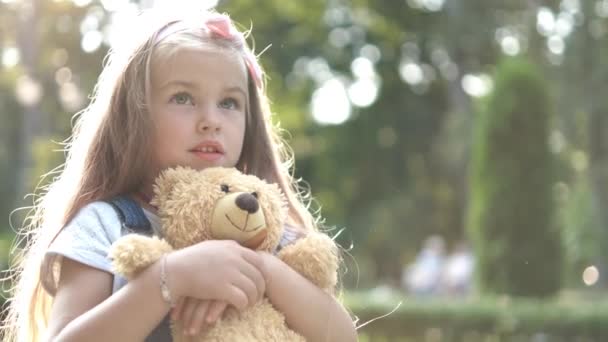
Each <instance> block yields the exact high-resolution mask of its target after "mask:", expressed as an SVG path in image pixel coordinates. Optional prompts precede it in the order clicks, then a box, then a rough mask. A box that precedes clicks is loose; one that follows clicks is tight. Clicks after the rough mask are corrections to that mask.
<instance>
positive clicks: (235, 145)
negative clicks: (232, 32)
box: [151, 49, 249, 171]
mask: <svg viewBox="0 0 608 342" xmlns="http://www.w3.org/2000/svg"><path fill="white" fill-rule="evenodd" d="M151 73H152V79H151V83H152V89H151V95H152V98H151V115H152V121H153V122H154V126H155V132H154V134H155V141H156V146H155V147H154V149H155V150H154V151H153V152H152V154H153V156H154V162H155V165H156V167H157V170H156V171H161V170H163V169H165V168H167V167H175V166H189V167H192V168H194V169H204V168H207V167H211V166H224V167H234V166H235V165H236V163H237V161H238V160H239V157H240V155H241V150H242V147H243V139H244V136H245V122H246V113H247V110H248V109H247V106H248V103H249V94H248V90H247V89H248V88H247V69H246V68H245V63H244V61H243V58H242V57H240V56H238V55H237V54H233V53H227V52H224V51H211V50H204V51H203V50H185V49H181V50H179V51H177V52H175V53H174V54H173V55H172V56H171V57H170V58H168V59H164V60H162V59H161V61H157V62H155V63H153V65H152V72H151Z"/></svg>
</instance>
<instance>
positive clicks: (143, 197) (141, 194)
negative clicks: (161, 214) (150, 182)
mask: <svg viewBox="0 0 608 342" xmlns="http://www.w3.org/2000/svg"><path fill="white" fill-rule="evenodd" d="M153 196H154V191H152V187H144V188H142V189H140V190H139V191H137V192H135V193H133V197H134V198H135V200H136V201H137V202H139V204H140V205H141V206H142V207H144V208H145V209H146V210H148V211H151V212H153V213H156V212H157V211H158V208H157V207H156V206H154V205H152V203H150V202H152V197H153Z"/></svg>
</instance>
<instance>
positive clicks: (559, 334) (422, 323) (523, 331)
mask: <svg viewBox="0 0 608 342" xmlns="http://www.w3.org/2000/svg"><path fill="white" fill-rule="evenodd" d="M399 302H401V305H400V306H399V307H398V309H397V310H396V311H395V312H393V313H392V314H390V315H388V316H386V317H383V318H378V317H381V316H383V315H386V314H387V313H389V312H391V311H392V310H393V309H394V308H395V307H396V306H397V304H398V303H399ZM347 305H348V307H349V308H350V310H351V311H352V312H353V313H354V314H355V315H356V316H357V318H358V319H359V320H358V325H360V324H365V323H366V322H368V321H370V320H373V319H374V318H378V319H376V320H374V321H372V322H370V323H368V324H367V325H364V326H363V327H361V328H359V329H358V331H359V336H360V341H363V342H364V341H374V342H377V341H434V342H456V341H458V342H460V341H463V342H477V341H552V342H562V341H563V342H566V341H568V342H569V341H590V342H595V341H598V342H599V341H606V340H607V338H608V324H607V323H608V302H606V301H602V302H601V303H593V304H591V303H585V302H580V301H579V302H571V303H564V302H557V301H548V300H540V299H524V298H518V299H513V298H509V297H504V298H498V297H492V298H490V297H488V298H484V299H476V300H441V299H437V300H415V299H410V298H400V299H398V298H393V299H390V300H389V299H387V300H384V301H381V302H375V303H370V302H369V301H367V302H366V299H365V296H363V297H358V296H348V298H347Z"/></svg>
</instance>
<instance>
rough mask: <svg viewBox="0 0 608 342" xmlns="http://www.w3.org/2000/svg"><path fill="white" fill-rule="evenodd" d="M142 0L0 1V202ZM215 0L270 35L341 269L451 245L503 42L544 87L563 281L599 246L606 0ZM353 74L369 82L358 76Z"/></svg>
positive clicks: (605, 185)
mask: <svg viewBox="0 0 608 342" xmlns="http://www.w3.org/2000/svg"><path fill="white" fill-rule="evenodd" d="M152 3H154V1H153V0H145V1H144V0H142V1H140V2H137V1H126V0H125V1H99V0H90V1H87V0H79V1H69V0H30V1H0V105H1V107H0V108H2V110H0V120H1V122H2V125H0V139H1V144H0V174H1V175H2V177H4V178H3V179H4V180H5V181H3V182H1V183H0V210H1V212H2V216H3V217H8V214H9V212H10V211H11V210H12V209H13V208H15V207H18V206H21V205H28V204H31V203H28V202H24V201H23V200H22V199H23V197H24V196H25V194H27V193H30V192H32V191H33V188H32V187H33V185H35V184H39V176H40V175H41V174H43V173H45V172H46V171H49V170H50V169H52V168H54V167H55V166H56V165H58V164H59V163H61V160H62V158H63V153H62V152H60V150H61V148H62V146H61V145H59V144H57V143H53V142H51V140H54V141H57V142H60V141H62V140H63V139H65V138H67V137H68V135H69V132H70V127H71V122H70V119H71V116H72V115H73V114H74V113H76V112H77V111H78V110H79V109H81V108H83V106H85V105H86V103H87V101H88V99H87V96H88V94H90V93H91V92H92V89H93V85H94V83H95V81H96V78H97V75H98V74H99V71H100V70H101V66H102V60H103V56H104V55H105V53H106V51H107V48H108V41H109V40H110V38H109V37H117V36H118V37H119V36H120V32H114V31H113V30H112V28H113V27H115V26H114V24H115V23H116V22H118V21H120V20H121V18H122V17H121V15H120V12H116V11H115V8H116V7H120V6H122V7H126V8H128V9H131V10H135V9H138V8H142V7H146V6H149V5H150V4H152ZM173 3H175V4H181V3H182V2H181V1H177V0H176V1H174V2H173ZM602 6H604V7H602ZM217 8H218V10H219V11H227V12H229V13H230V14H231V16H232V17H233V18H234V19H235V20H236V21H237V22H239V23H240V24H241V25H242V26H243V27H244V28H249V27H252V28H253V37H252V38H251V39H252V41H255V47H256V51H258V52H261V51H263V50H265V49H266V48H267V47H269V46H270V47H269V48H268V49H267V50H266V51H265V52H264V53H263V54H262V55H261V64H262V65H263V67H264V68H265V69H266V70H267V73H268V77H269V96H270V98H271V100H272V102H273V110H274V111H275V112H276V114H277V115H276V120H277V121H278V122H280V125H281V127H283V128H284V129H286V131H288V132H289V133H287V132H286V133H285V138H286V139H287V141H288V142H289V143H290V145H291V146H292V147H293V149H294V152H295V156H296V168H295V174H296V176H297V177H301V178H302V179H303V180H305V181H306V182H307V183H303V185H306V184H308V185H309V186H310V188H311V190H312V194H313V196H314V198H315V199H316V201H315V202H313V205H312V208H313V209H315V210H316V209H320V210H321V214H322V215H323V217H325V218H326V225H327V226H328V227H335V228H336V229H335V230H334V231H335V232H337V231H339V230H340V229H342V228H346V229H345V231H344V232H343V233H342V234H341V235H340V236H339V237H338V241H339V242H340V243H341V244H342V245H343V246H344V247H345V248H346V249H350V247H351V246H352V249H350V253H351V254H352V255H353V256H354V259H353V258H349V257H347V258H346V261H347V266H348V268H349V271H348V273H347V274H346V275H345V276H344V281H345V285H346V286H347V287H355V286H359V287H368V286H372V285H374V284H377V283H379V282H386V283H390V284H394V285H396V284H397V283H398V282H399V277H400V274H401V269H402V267H403V265H404V263H406V262H408V261H410V260H412V259H413V258H414V256H415V254H416V253H417V251H418V249H419V247H420V245H421V244H422V241H423V240H424V239H425V238H426V237H428V236H429V235H431V234H440V235H442V236H443V237H445V238H446V239H447V241H448V242H449V245H451V244H452V243H453V242H455V241H459V240H462V239H466V238H467V235H466V234H467V233H466V230H465V229H464V223H465V219H464V218H465V212H466V208H467V207H468V197H469V184H468V180H467V179H468V177H467V172H468V168H469V157H470V151H471V141H472V140H471V139H470V136H471V134H472V131H473V129H472V128H473V127H474V125H476V120H477V117H476V116H475V115H474V113H475V112H476V110H475V109H474V104H475V103H477V99H478V98H480V97H483V96H484V95H485V94H486V93H487V90H488V89H491V86H492V84H493V80H492V76H491V75H493V74H494V69H495V67H496V65H497V63H498V61H499V60H500V59H502V57H503V56H504V55H505V54H507V55H510V54H520V55H526V56H527V57H528V58H529V59H530V60H531V61H532V62H533V63H534V64H535V65H536V66H537V67H538V68H539V69H540V70H541V72H542V73H543V77H544V78H545V79H546V81H547V82H549V84H550V87H551V92H552V93H554V94H556V96H555V98H554V99H553V101H554V108H555V109H556V114H557V115H556V120H555V123H554V126H553V127H552V131H551V132H550V134H549V135H550V136H549V140H550V145H551V151H552V152H553V153H554V154H555V156H556V157H557V158H558V159H559V164H558V165H557V166H556V170H555V172H556V174H557V177H558V178H557V179H556V182H555V184H554V187H553V188H554V190H555V191H554V192H553V193H554V194H555V196H558V199H559V205H560V207H559V208H560V209H559V210H560V215H559V218H560V220H559V222H558V223H559V225H560V227H562V228H563V230H564V236H565V240H564V242H565V243H564V247H565V249H566V251H565V255H567V256H568V260H567V262H568V265H569V266H568V267H567V270H568V274H567V278H568V279H569V281H568V283H567V284H568V285H569V286H573V287H582V286H583V285H582V282H581V280H580V279H581V273H582V269H581V268H582V267H586V266H588V265H598V267H601V266H602V263H601V260H602V259H604V260H608V257H607V256H606V253H608V252H607V251H608V248H607V247H608V246H606V243H607V241H608V239H606V238H602V239H596V238H594V237H597V236H602V237H603V236H605V227H606V226H607V224H608V210H606V206H607V205H608V139H607V138H605V137H604V136H605V134H604V133H605V132H606V129H608V120H606V115H607V114H606V108H608V106H606V101H605V96H604V95H603V93H602V91H603V85H605V84H608V82H607V81H608V72H607V71H608V68H607V63H608V58H606V57H608V56H607V52H608V51H607V49H606V48H607V47H608V44H606V42H607V38H606V33H607V32H608V30H606V27H607V25H608V22H607V19H606V18H607V17H608V15H607V13H608V11H606V10H605V8H608V6H607V5H606V4H605V1H604V0H589V1H580V0H579V1H577V0H561V1H560V0H556V1H550V2H538V1H534V2H531V1H525V0H513V1H502V0H450V1H440V0H435V1H431V0H407V1H392V0H381V1H369V0H328V1H321V0H311V1H307V2H306V3H305V4H299V3H296V2H290V1H287V2H286V1H280V0H259V1H251V0H222V1H219V3H218V5H217ZM603 8H604V9H603ZM123 9H124V8H123ZM15 55H17V57H15ZM370 80H371V81H370ZM359 81H367V83H365V82H363V83H357V82H359ZM370 82H371V83H370ZM336 84H339V85H341V87H342V88H343V91H342V93H341V94H338V95H340V96H333V97H332V96H330V99H332V98H335V101H333V102H335V103H342V102H340V99H342V100H344V98H345V97H346V101H347V105H348V114H349V115H348V116H347V117H346V119H345V120H344V121H342V122H341V123H339V124H333V125H331V124H330V125H327V124H322V123H320V122H319V120H318V117H317V116H316V114H315V111H314V108H315V106H314V105H313V104H314V101H313V100H314V99H316V98H317V97H321V95H323V94H324V93H323V90H324V89H326V88H327V86H328V85H336ZM361 84H364V85H366V86H368V87H367V88H362V89H363V91H361V90H359V92H355V91H354V90H356V88H353V87H354V86H355V85H361ZM370 84H372V85H373V86H372V87H371V88H370V87H369V85H370ZM353 89H354V90H353ZM351 90H352V92H351V93H349V91H351ZM36 94H38V95H37V96H36ZM349 94H350V95H349ZM330 95H331V94H330ZM325 97H327V95H325ZM364 98H366V99H367V101H362V99H364ZM498 101H499V100H498ZM499 102H500V101H499ZM330 104H332V102H331V101H330ZM334 109H335V108H334V106H329V108H327V109H326V112H328V113H329V114H331V111H333V110H334ZM328 113H325V115H329V114H328ZM317 114H318V113H317ZM543 134H544V133H543ZM45 142H46V143H45ZM45 150H46V151H55V152H48V153H45V152H44V151H45ZM47 181H48V180H47ZM523 191H526V189H524V190H523ZM29 199H30V198H29V197H28V201H29ZM30 202H31V201H30ZM7 221H8V220H5V223H6V225H2V227H6V231H9V225H8V222H7ZM16 224H17V225H18V222H16ZM600 282H601V280H600Z"/></svg>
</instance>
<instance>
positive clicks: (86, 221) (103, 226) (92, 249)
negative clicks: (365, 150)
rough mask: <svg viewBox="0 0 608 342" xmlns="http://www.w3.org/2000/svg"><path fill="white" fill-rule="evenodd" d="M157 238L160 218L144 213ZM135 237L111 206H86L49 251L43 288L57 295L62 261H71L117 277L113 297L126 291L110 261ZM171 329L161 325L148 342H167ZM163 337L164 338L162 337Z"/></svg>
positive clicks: (104, 203)
mask: <svg viewBox="0 0 608 342" xmlns="http://www.w3.org/2000/svg"><path fill="white" fill-rule="evenodd" d="M144 214H145V215H146V217H147V218H148V220H149V221H150V224H151V226H152V230H153V232H154V234H156V235H160V219H159V217H158V216H157V215H156V214H154V213H152V212H150V211H147V210H145V209H144ZM129 233H131V232H130V231H129V230H128V229H127V228H124V227H123V226H122V224H121V221H120V218H119V217H118V213H117V212H116V210H115V209H114V207H113V206H112V205H110V204H109V203H107V202H102V201H98V202H93V203H91V204H88V205H86V206H84V207H83V208H82V209H80V211H79V212H78V213H77V214H76V216H75V217H74V218H73V219H72V220H71V221H70V223H68V224H67V225H66V226H65V227H64V228H63V229H62V230H61V232H60V233H59V234H58V235H57V237H56V238H55V240H54V241H53V243H51V245H50V246H49V248H48V249H47V251H46V254H45V257H44V260H43V264H42V265H43V266H42V284H43V286H44V288H45V289H46V290H47V291H48V292H49V293H50V294H52V295H54V294H55V292H56V291H57V285H58V281H59V273H60V272H61V269H60V267H61V260H62V258H69V259H72V260H74V261H78V262H80V263H82V264H85V265H88V266H91V267H93V268H96V269H99V270H102V271H106V272H108V273H111V274H113V275H114V280H113V285H112V293H115V292H116V291H118V290H119V289H120V288H121V287H123V286H124V285H125V284H126V283H127V280H126V279H125V278H123V277H122V276H119V275H117V274H114V273H113V271H112V261H111V260H110V258H109V257H108V253H109V251H110V247H111V246H112V243H114V241H116V240H118V238H120V237H121V236H123V235H126V234H129ZM168 328H169V326H168V325H167V324H162V323H161V325H159V326H158V327H157V328H156V329H155V330H154V331H153V332H152V334H150V336H149V337H148V338H147V339H146V341H147V342H152V341H154V342H161V341H167V336H170V334H169V332H168ZM161 336H163V337H161Z"/></svg>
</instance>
